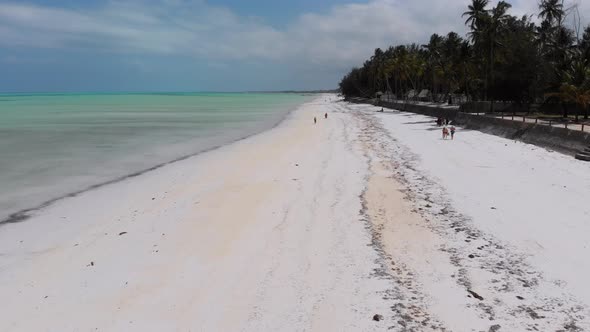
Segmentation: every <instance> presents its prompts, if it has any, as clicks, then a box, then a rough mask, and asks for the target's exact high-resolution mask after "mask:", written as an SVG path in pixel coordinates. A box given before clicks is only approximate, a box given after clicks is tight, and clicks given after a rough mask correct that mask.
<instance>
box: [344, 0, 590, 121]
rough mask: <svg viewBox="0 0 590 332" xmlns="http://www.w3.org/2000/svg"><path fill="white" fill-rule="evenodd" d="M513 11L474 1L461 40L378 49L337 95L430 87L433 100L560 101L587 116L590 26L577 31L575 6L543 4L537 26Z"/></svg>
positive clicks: (556, 1)
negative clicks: (458, 97) (454, 97)
mask: <svg viewBox="0 0 590 332" xmlns="http://www.w3.org/2000/svg"><path fill="white" fill-rule="evenodd" d="M510 8H511V5H510V4H509V3H507V2H505V1H500V2H499V3H498V4H497V5H496V6H495V7H493V8H490V7H489V0H472V3H471V4H470V5H469V6H468V8H467V11H465V13H463V15H462V16H463V18H464V19H465V20H466V21H465V24H466V25H467V26H468V27H469V30H470V31H469V33H468V34H467V36H466V37H465V38H463V37H461V36H459V35H458V34H457V33H455V32H449V33H448V34H447V35H446V36H440V35H438V34H433V35H432V36H431V37H430V40H429V41H428V43H427V44H425V45H419V44H415V43H414V44H409V45H398V46H391V47H389V48H388V49H386V50H385V51H383V50H382V49H380V48H378V49H376V50H375V52H374V54H373V56H371V58H370V59H368V60H367V61H365V63H364V64H363V66H362V67H359V68H353V69H352V70H351V71H350V72H349V73H348V74H346V75H345V76H344V78H342V81H341V82H340V91H341V93H342V94H344V95H345V96H347V97H353V96H358V97H366V98H370V97H374V96H375V94H376V93H377V92H387V91H389V92H391V93H393V94H395V95H396V96H397V97H398V98H404V96H407V95H406V94H407V92H408V91H410V90H414V91H420V90H422V89H428V90H429V91H430V92H431V93H432V94H433V95H434V96H449V95H450V94H460V95H464V96H466V97H467V98H468V99H469V100H475V101H489V100H495V101H512V102H516V103H523V104H530V103H533V102H557V103H560V104H563V105H576V107H578V108H583V109H584V111H586V110H587V108H588V104H589V103H590V26H588V27H586V28H585V29H581V27H580V26H581V19H580V14H579V12H578V9H577V7H576V6H575V5H573V6H569V7H568V6H566V4H564V1H563V0H542V1H541V2H540V3H539V13H538V14H537V17H538V18H539V23H538V25H537V24H536V23H535V22H533V20H532V16H527V15H525V16H523V17H521V18H519V17H515V16H512V15H510V14H509V10H510ZM566 22H567V23H568V24H566ZM445 98H446V97H445ZM564 113H565V115H566V116H567V108H564ZM576 114H577V113H576ZM586 114H587V113H586Z"/></svg>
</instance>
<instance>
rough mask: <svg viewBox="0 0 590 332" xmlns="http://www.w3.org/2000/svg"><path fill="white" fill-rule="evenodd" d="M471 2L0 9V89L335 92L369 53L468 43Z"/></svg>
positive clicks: (72, 2)
mask: <svg viewBox="0 0 590 332" xmlns="http://www.w3.org/2000/svg"><path fill="white" fill-rule="evenodd" d="M573 1H578V2H579V4H578V5H579V10H580V14H581V16H582V19H583V20H584V21H585V22H586V20H587V19H590V1H587V0H583V1H585V3H584V2H582V0H569V1H566V2H567V3H569V4H572V3H573ZM495 2H496V1H492V4H495ZM509 2H510V3H511V4H512V5H513V8H512V9H511V11H510V13H512V14H513V15H518V16H521V15H524V14H527V13H528V14H536V12H537V9H536V8H537V0H511V1H509ZM469 3H470V1H469V0H321V1H319V0H315V1H314V0H292V1H279V0H248V1H246V0H209V1H205V0H61V1H58V0H25V1H3V0H0V92H9V93H10V92H82V91H87V92H99V91H262V90H263V91H270V90H275V91H276V90H312V89H333V88H336V87H337V84H338V82H339V81H340V78H341V77H342V76H343V75H344V74H345V73H346V72H347V71H348V70H350V68H352V67H353V66H358V65H361V64H362V62H363V61H364V60H365V59H367V58H368V57H370V55H371V54H372V53H373V50H374V49H375V48H377V47H381V48H387V47H388V46H390V45H396V44H402V43H411V42H418V43H423V42H426V41H427V40H428V38H429V36H430V35H431V34H432V33H439V34H446V33H448V32H449V31H456V32H458V33H459V34H461V35H464V34H465V32H466V28H465V25H464V19H462V18H461V13H463V12H464V11H465V10H466V7H467V5H468V4H469Z"/></svg>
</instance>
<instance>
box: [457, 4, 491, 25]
mask: <svg viewBox="0 0 590 332" xmlns="http://www.w3.org/2000/svg"><path fill="white" fill-rule="evenodd" d="M489 3H490V1H489V0H472V3H471V5H469V6H468V7H467V9H469V10H468V11H466V12H464V13H463V15H461V17H465V16H467V20H466V21H465V25H469V27H470V28H471V30H476V29H477V28H478V27H479V26H480V24H479V23H480V22H481V18H482V17H483V16H484V15H485V14H486V13H487V9H486V7H487V6H488V4H489Z"/></svg>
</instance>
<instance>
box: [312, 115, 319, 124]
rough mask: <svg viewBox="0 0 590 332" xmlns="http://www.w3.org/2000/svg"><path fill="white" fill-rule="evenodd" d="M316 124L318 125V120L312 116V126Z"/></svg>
mask: <svg viewBox="0 0 590 332" xmlns="http://www.w3.org/2000/svg"><path fill="white" fill-rule="evenodd" d="M316 123H318V119H317V118H316V117H315V116H314V117H313V124H316Z"/></svg>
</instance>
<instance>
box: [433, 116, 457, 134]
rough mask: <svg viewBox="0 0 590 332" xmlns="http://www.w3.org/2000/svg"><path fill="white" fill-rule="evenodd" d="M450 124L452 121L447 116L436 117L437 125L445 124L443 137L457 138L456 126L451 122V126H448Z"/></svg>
mask: <svg viewBox="0 0 590 332" xmlns="http://www.w3.org/2000/svg"><path fill="white" fill-rule="evenodd" d="M449 124H451V121H449V119H447V118H444V119H443V118H441V117H439V118H438V119H436V125H437V126H439V127H440V126H443V128H442V138H443V139H447V138H449V136H451V140H453V139H455V131H456V129H455V126H453V125H452V124H451V126H450V127H447V126H448V125H449Z"/></svg>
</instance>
